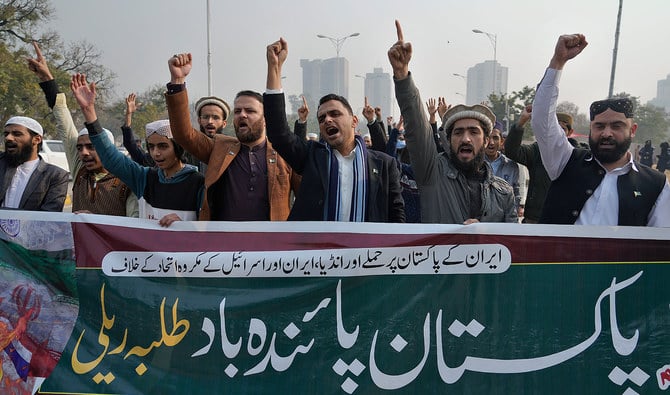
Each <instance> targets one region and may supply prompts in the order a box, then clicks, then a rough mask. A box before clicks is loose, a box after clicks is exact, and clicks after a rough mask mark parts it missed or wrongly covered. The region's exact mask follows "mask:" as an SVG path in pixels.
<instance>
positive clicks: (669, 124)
mask: <svg viewBox="0 0 670 395" xmlns="http://www.w3.org/2000/svg"><path fill="white" fill-rule="evenodd" d="M613 97H628V98H630V99H631V100H632V101H633V103H635V118H634V120H635V122H636V123H637V131H636V133H635V138H634V141H636V142H638V143H642V142H644V141H646V140H651V141H652V143H653V144H654V145H656V146H657V145H658V144H660V143H661V142H662V141H668V136H669V134H668V133H669V132H670V120H668V114H666V113H665V111H664V110H663V109H662V108H660V107H656V106H654V105H652V104H644V105H641V104H640V98H639V97H636V96H633V95H630V94H628V93H626V92H620V93H617V94H615V95H614V96H613Z"/></svg>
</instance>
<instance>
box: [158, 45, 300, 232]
mask: <svg viewBox="0 0 670 395" xmlns="http://www.w3.org/2000/svg"><path fill="white" fill-rule="evenodd" d="M168 67H169V69H170V77H171V78H170V83H169V84H168V85H167V93H166V95H165V98H166V101H167V107H168V114H169V117H170V126H171V128H172V134H173V136H174V139H175V140H176V141H177V142H178V143H179V144H181V145H182V146H183V147H184V149H186V150H187V151H188V152H190V153H191V154H192V155H193V156H194V157H196V158H197V159H198V160H200V161H202V162H204V163H206V164H207V170H206V172H205V194H204V201H203V204H202V209H201V211H200V215H199V217H198V219H199V220H214V221H285V220H286V218H287V217H288V214H289V212H290V203H291V202H290V199H291V189H292V188H291V186H292V184H293V185H297V183H298V181H297V178H294V177H293V174H292V171H291V168H290V167H289V166H288V165H287V164H286V162H285V161H284V159H282V158H281V157H280V156H279V155H278V154H277V151H275V150H274V149H273V148H272V144H270V142H269V141H268V140H267V138H266V135H265V119H264V117H263V96H261V95H260V94H259V93H257V92H253V91H242V92H239V93H238V94H237V96H235V101H234V102H233V126H234V127H235V135H236V136H237V138H235V137H230V136H226V135H224V134H214V135H213V136H212V137H210V136H208V135H206V134H205V133H201V132H199V131H197V130H196V129H194V128H193V127H192V126H191V117H190V114H189V111H188V94H187V92H186V86H185V80H186V76H187V75H188V74H189V73H190V71H191V67H192V57H191V54H190V53H183V54H179V55H175V56H173V57H172V58H170V60H169V61H168ZM210 119H211V117H210Z"/></svg>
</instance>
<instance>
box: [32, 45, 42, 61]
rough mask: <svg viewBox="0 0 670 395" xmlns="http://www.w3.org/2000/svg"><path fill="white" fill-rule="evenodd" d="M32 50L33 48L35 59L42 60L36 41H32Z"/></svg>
mask: <svg viewBox="0 0 670 395" xmlns="http://www.w3.org/2000/svg"><path fill="white" fill-rule="evenodd" d="M33 48H35V53H36V54H37V59H42V51H41V50H40V46H39V44H37V41H33Z"/></svg>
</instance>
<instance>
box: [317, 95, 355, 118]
mask: <svg viewBox="0 0 670 395" xmlns="http://www.w3.org/2000/svg"><path fill="white" fill-rule="evenodd" d="M331 100H335V101H339V102H340V103H342V104H343V105H344V107H346V108H347V111H349V115H354V110H352V109H351V105H350V104H349V101H347V99H346V98H345V97H344V96H340V95H336V94H334V93H330V94H327V95H326V96H324V97H322V98H321V99H320V100H319V107H321V105H322V104H323V103H325V102H327V101H331ZM317 110H318V108H317Z"/></svg>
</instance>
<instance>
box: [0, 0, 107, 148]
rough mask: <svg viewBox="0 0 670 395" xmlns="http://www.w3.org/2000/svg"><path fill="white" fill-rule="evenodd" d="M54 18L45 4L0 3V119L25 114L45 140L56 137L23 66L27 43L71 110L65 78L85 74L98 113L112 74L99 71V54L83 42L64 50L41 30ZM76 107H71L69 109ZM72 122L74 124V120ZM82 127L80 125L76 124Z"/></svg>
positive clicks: (40, 0) (38, 0) (41, 0)
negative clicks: (45, 65) (36, 51)
mask: <svg viewBox="0 0 670 395" xmlns="http://www.w3.org/2000/svg"><path fill="white" fill-rule="evenodd" d="M52 17H53V9H52V8H51V4H50V2H49V1H48V0H0V119H2V120H6V119H7V118H9V117H10V116H12V115H25V116H29V117H32V118H35V119H36V120H38V121H39V122H40V123H41V124H42V126H43V128H44V130H45V136H46V137H47V138H52V137H54V135H55V128H54V119H53V116H52V115H51V111H50V109H49V108H48V107H47V105H46V101H45V100H44V94H43V93H42V90H41V89H40V87H39V85H38V81H37V79H36V78H35V75H34V74H33V73H32V72H31V71H30V70H28V67H27V65H26V62H25V61H22V60H23V59H26V58H28V57H34V56H35V54H34V53H33V49H32V45H30V43H31V41H33V40H34V41H37V42H39V43H40V47H41V49H42V52H43V54H44V56H45V58H46V59H47V62H48V63H49V68H50V69H51V73H52V74H53V75H54V78H55V80H56V82H57V84H58V86H59V87H60V90H61V91H62V92H65V94H66V96H68V103H69V106H70V108H71V109H73V108H74V107H75V106H76V102H75V101H74V99H73V98H72V97H71V95H70V92H69V89H68V87H69V84H70V74H72V73H74V72H83V73H85V74H86V75H87V76H88V78H89V81H95V82H96V83H97V86H98V91H99V105H100V108H101V109H102V108H103V107H104V105H105V103H106V101H107V100H108V94H109V92H110V91H111V87H112V86H113V81H114V78H115V76H114V73H113V72H112V71H110V70H109V69H107V68H106V67H104V66H102V65H101V64H100V63H99V61H100V52H99V51H97V50H96V49H95V47H94V46H93V45H92V44H90V43H87V42H76V43H71V44H69V45H67V46H66V45H64V44H63V43H62V41H61V39H60V37H59V36H58V34H56V33H53V32H48V31H44V27H45V26H48V22H49V21H50V20H51V18H52ZM73 104H75V106H73ZM75 120H76V119H75ZM77 125H83V123H77Z"/></svg>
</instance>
